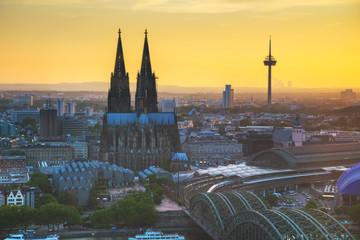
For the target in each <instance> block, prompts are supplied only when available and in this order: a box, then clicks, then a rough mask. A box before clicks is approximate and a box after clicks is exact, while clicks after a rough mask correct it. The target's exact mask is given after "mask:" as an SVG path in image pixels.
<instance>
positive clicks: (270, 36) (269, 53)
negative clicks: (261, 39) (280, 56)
mask: <svg viewBox="0 0 360 240" xmlns="http://www.w3.org/2000/svg"><path fill="white" fill-rule="evenodd" d="M269 58H271V35H270V43H269Z"/></svg>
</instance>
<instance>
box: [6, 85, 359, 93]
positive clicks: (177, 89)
mask: <svg viewBox="0 0 360 240" xmlns="http://www.w3.org/2000/svg"><path fill="white" fill-rule="evenodd" d="M79 87H81V91H94V92H104V91H108V89H109V87H110V83H109V82H82V83H66V82H63V83H46V84H41V83H33V84H28V83H0V91H79ZM135 88H136V84H135V83H134V82H130V91H131V92H134V91H135ZM232 88H233V89H234V91H235V93H249V92H253V93H265V92H267V88H266V87H235V86H232ZM224 89H225V86H222V87H216V86H215V87H201V86H193V87H184V86H176V85H158V91H159V92H169V93H199V92H200V93H206V92H209V93H219V94H222V91H223V90H224ZM343 90H345V88H297V87H276V86H275V87H273V92H288V93H291V92H296V93H310V92H313V93H316V92H320V93H340V91H343ZM353 91H354V92H357V91H359V92H360V88H359V89H356V88H353Z"/></svg>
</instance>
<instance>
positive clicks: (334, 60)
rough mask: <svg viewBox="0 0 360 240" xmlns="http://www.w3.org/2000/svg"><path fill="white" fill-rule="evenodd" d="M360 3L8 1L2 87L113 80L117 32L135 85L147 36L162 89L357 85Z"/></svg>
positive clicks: (0, 15) (0, 7)
mask: <svg viewBox="0 0 360 240" xmlns="http://www.w3.org/2000/svg"><path fill="white" fill-rule="evenodd" d="M359 9H360V1H359V0H344V1H340V0H303V1H298V2H294V1H290V0H274V1H266V0H257V1H249V0H209V1H203V0H190V1H181V0H137V1H134V0H121V1H116V0H92V1H89V0H52V1H50V0H18V1H11V0H3V1H1V2H0V30H1V33H2V34H1V37H0V50H1V54H0V83H62V82H69V83H76V82H110V74H111V72H112V71H113V68H114V63H115V53H116V45H117V36H118V33H117V31H118V28H121V31H122V34H121V36H122V44H123V50H124V58H125V67H126V71H127V72H129V77H130V82H135V81H136V74H137V72H138V70H139V68H140V64H141V54H142V50H143V49H142V48H143V41H144V30H145V28H147V29H148V31H149V34H148V38H149V49H150V57H151V62H152V67H153V70H154V71H155V74H156V75H157V76H158V77H159V79H158V83H159V85H178V86H184V87H189V86H200V87H201V86H204V87H207V86H214V87H220V86H224V85H225V84H231V85H233V86H234V87H266V86H267V68H266V67H265V66H264V65H263V62H262V61H263V60H264V58H265V56H266V55H267V54H268V40H269V35H270V34H271V35H272V54H273V55H274V56H275V58H276V59H277V60H278V63H277V65H276V66H275V67H274V68H273V78H274V79H275V81H274V84H275V86H274V87H281V86H282V85H284V86H286V85H287V83H288V82H289V81H291V82H292V86H294V87H305V88H359V87H360V81H359V80H360V70H359V67H358V62H359V58H360V44H359V42H360V11H359Z"/></svg>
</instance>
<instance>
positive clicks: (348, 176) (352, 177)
mask: <svg viewBox="0 0 360 240" xmlns="http://www.w3.org/2000/svg"><path fill="white" fill-rule="evenodd" d="M337 186H338V188H339V189H340V193H341V194H349V195H359V196H360V163H358V164H356V165H355V166H354V167H352V168H351V169H349V170H347V171H346V172H344V173H343V174H342V175H341V176H340V178H339V180H338V182H337Z"/></svg>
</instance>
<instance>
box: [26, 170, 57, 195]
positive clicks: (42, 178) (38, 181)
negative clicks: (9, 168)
mask: <svg viewBox="0 0 360 240" xmlns="http://www.w3.org/2000/svg"><path fill="white" fill-rule="evenodd" d="M28 185H29V186H30V187H39V188H40V189H41V191H43V192H44V193H51V192H52V187H51V185H50V181H49V179H48V178H47V176H46V175H45V174H43V173H41V172H34V173H33V175H32V176H31V179H30V181H29V183H28Z"/></svg>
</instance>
